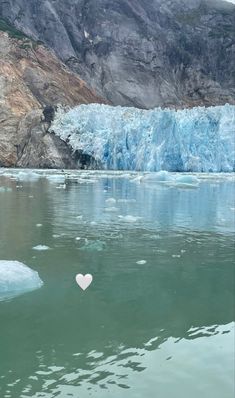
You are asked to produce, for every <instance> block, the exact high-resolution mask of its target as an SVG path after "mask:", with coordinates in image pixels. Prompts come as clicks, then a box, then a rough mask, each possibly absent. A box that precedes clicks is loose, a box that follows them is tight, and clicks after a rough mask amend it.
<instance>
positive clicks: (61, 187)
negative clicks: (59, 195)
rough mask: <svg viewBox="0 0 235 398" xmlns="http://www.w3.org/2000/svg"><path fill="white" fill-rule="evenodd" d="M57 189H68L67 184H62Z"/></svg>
mask: <svg viewBox="0 0 235 398" xmlns="http://www.w3.org/2000/svg"><path fill="white" fill-rule="evenodd" d="M56 189H66V184H61V185H58V187H56Z"/></svg>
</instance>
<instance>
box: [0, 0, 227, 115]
mask: <svg viewBox="0 0 235 398" xmlns="http://www.w3.org/2000/svg"><path fill="white" fill-rule="evenodd" d="M0 16H2V18H5V19H6V20H7V21H8V22H10V23H12V24H13V25H14V26H15V27H17V28H18V29H19V30H20V31H22V32H24V33H25V34H27V35H28V36H30V37H32V38H33V39H34V40H35V41H38V40H40V41H42V42H43V43H45V44H46V45H47V46H48V47H49V48H51V49H53V50H54V51H55V52H56V54H57V56H58V57H59V58H60V59H61V60H62V61H63V62H64V63H66V64H67V66H68V67H69V68H70V69H71V70H73V71H74V72H75V73H78V75H79V76H81V77H82V78H83V79H84V80H85V81H86V82H87V83H88V84H89V86H91V87H92V88H93V89H95V90H96V91H97V92H98V93H99V94H100V95H101V96H103V97H105V98H106V99H107V100H108V101H109V102H110V103H112V104H113V105H126V106H130V105H131V106H136V107H140V108H153V107H155V106H163V107H166V106H168V107H177V108H182V107H192V106H198V105H206V106H209V105H222V104H224V103H226V102H229V103H231V104H234V103H235V62H234V60H235V40H234V38H235V5H234V4H232V3H230V2H225V1H222V0H164V1H162V0H151V1H150V0H66V1H64V0H56V1H55V0H0Z"/></svg>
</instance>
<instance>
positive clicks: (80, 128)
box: [51, 104, 235, 172]
mask: <svg viewBox="0 0 235 398" xmlns="http://www.w3.org/2000/svg"><path fill="white" fill-rule="evenodd" d="M51 131H53V132H54V133H55V134H56V135H58V136H60V137H61V138H62V139H63V140H65V141H67V142H68V143H69V144H70V145H71V147H72V148H73V150H74V151H76V150H77V151H79V153H81V154H85V155H88V156H91V157H92V158H93V159H94V160H95V161H96V162H97V164H99V165H100V167H101V168H104V169H113V170H141V171H159V170H168V171H195V172H220V171H224V172H231V171H235V106H233V105H228V104H227V105H224V106H216V107H209V108H205V107H197V108H193V109H184V110H178V111H175V110H170V109H164V110H163V109H160V108H156V109H153V110H140V109H135V108H124V107H119V106H118V107H112V106H108V105H98V104H91V105H80V106H78V107H76V108H73V109H71V110H69V111H67V112H64V111H63V110H62V109H60V110H59V111H58V112H57V116H56V118H55V121H54V122H53V124H52V127H51Z"/></svg>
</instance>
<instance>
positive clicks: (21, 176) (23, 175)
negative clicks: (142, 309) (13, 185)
mask: <svg viewBox="0 0 235 398" xmlns="http://www.w3.org/2000/svg"><path fill="white" fill-rule="evenodd" d="M16 177H17V180H18V181H25V182H27V181H29V182H34V181H38V180H39V178H41V176H40V174H38V173H35V172H34V171H30V170H29V171H20V172H19V173H18V174H17V176H16Z"/></svg>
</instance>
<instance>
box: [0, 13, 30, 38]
mask: <svg viewBox="0 0 235 398" xmlns="http://www.w3.org/2000/svg"><path fill="white" fill-rule="evenodd" d="M0 30H1V31H3V32H7V33H8V34H9V36H10V37H13V38H14V39H19V40H22V39H27V38H28V37H27V36H26V35H25V34H24V33H22V32H20V31H19V30H18V29H16V28H15V27H14V26H12V25H10V24H9V23H8V22H7V21H5V20H4V19H2V18H0Z"/></svg>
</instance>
